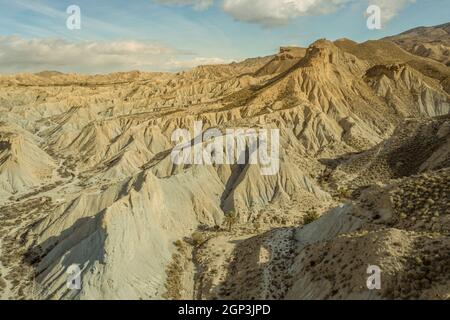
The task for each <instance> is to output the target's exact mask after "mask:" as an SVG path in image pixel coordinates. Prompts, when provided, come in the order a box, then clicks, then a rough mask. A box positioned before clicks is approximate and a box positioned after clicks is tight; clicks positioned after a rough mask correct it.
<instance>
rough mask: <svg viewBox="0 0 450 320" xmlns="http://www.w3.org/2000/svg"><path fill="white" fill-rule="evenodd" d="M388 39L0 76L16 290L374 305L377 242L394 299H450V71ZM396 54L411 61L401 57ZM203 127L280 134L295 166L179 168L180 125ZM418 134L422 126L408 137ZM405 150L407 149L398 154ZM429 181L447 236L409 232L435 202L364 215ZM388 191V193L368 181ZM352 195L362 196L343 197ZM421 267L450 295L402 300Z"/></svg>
mask: <svg viewBox="0 0 450 320" xmlns="http://www.w3.org/2000/svg"><path fill="white" fill-rule="evenodd" d="M385 43H387V42H384V41H380V42H378V43H377V42H371V43H366V44H361V45H358V44H356V43H353V42H350V41H349V40H341V41H337V42H336V43H332V42H330V41H327V40H319V41H317V42H315V43H313V44H312V45H311V46H309V47H308V48H305V49H301V48H292V47H284V48H282V50H280V53H279V54H277V55H274V56H269V57H264V58H255V59H248V60H245V61H243V62H239V63H232V64H229V65H218V66H202V67H198V68H195V69H193V70H190V71H186V72H181V73H177V74H169V73H141V72H130V73H118V74H110V75H97V76H82V75H76V74H59V73H53V72H44V73H40V74H33V75H31V74H21V75H14V76H2V77H0V87H1V89H0V121H1V123H0V203H1V208H0V215H1V226H0V227H1V230H2V233H1V239H0V250H1V262H0V272H1V274H0V294H1V297H2V298H25V299H30V298H51V299H61V298H66V299H116V298H123V299H155V298H193V297H194V298H199V299H203V298H213V297H218V296H219V297H232V298H268V299H270V298H348V297H371V296H365V293H361V292H360V291H358V286H360V282H359V280H358V278H352V279H348V278H349V277H350V274H351V272H350V271H351V270H356V269H358V268H363V267H367V266H366V265H365V264H366V261H362V262H361V264H358V263H357V261H358V259H357V257H363V256H364V253H362V252H360V251H358V250H360V249H358V248H366V247H367V246H366V244H365V242H367V243H372V244H373V248H374V250H372V251H370V250H369V254H371V255H373V261H374V263H375V264H376V263H380V264H381V265H382V266H383V267H385V268H386V270H389V272H390V273H389V274H392V279H391V278H390V280H389V281H390V282H389V283H390V285H389V288H392V290H393V291H392V292H390V291H389V292H383V293H382V295H381V296H382V297H390V296H393V297H426V298H435V297H445V295H448V292H449V291H448V287H446V285H448V282H445V281H448V279H446V277H444V279H443V278H442V274H444V275H445V273H442V272H443V271H446V270H447V269H445V268H447V267H448V264H446V262H448V260H446V259H448V252H449V251H448V228H447V223H448V212H449V210H448V209H449V208H448V199H447V202H445V201H444V202H442V201H441V200H442V199H445V197H446V196H448V194H449V192H448V190H447V189H448V183H447V182H448V172H447V171H448V170H447V168H448V119H447V118H445V117H444V118H443V120H442V119H441V120H436V117H439V116H444V115H446V114H448V113H449V111H450V99H449V98H450V96H449V93H448V92H449V90H448V82H446V79H447V78H448V76H449V74H450V70H449V68H448V67H447V66H445V65H444V64H442V63H439V62H436V61H433V60H430V59H427V58H422V57H418V56H415V55H413V54H411V53H408V52H406V51H404V50H402V49H401V48H399V47H397V46H395V45H394V44H391V43H389V46H387V45H385ZM373 45H376V47H377V52H376V53H375V52H374V51H373V50H372V47H371V46H373ZM392 46H393V47H395V49H396V50H398V51H399V52H401V53H402V54H398V55H395V58H391V56H392ZM383 56H386V58H385V59H383ZM411 118H413V119H414V120H408V121H412V122H405V120H406V119H411ZM432 119H434V120H432ZM196 121H202V122H203V130H206V129H208V128H217V129H219V130H221V131H222V132H225V130H226V129H233V128H253V129H256V128H268V129H279V130H280V148H279V149H280V168H279V171H278V173H277V174H275V175H271V176H265V175H262V174H261V170H260V169H261V168H260V167H259V166H258V165H254V164H237V165H234V164H220V165H175V164H174V163H173V161H172V159H171V156H170V154H171V151H172V149H173V148H174V143H173V142H172V141H171V136H172V133H173V132H174V131H175V130H176V129H180V128H181V129H187V130H188V131H190V132H192V131H193V128H194V123H195V122H196ZM428 122H430V123H431V124H429V123H428ZM402 126H406V127H407V128H411V129H408V130H411V131H414V130H415V131H414V132H412V133H410V132H406V133H404V135H405V136H406V137H409V138H407V139H411V141H409V140H407V142H403V140H402V141H401V142H398V143H397V141H396V140H395V139H397V138H396V137H397V135H396V134H395V132H397V131H399V130H401V129H398V128H402ZM396 128H397V129H396ZM446 128H447V129H446ZM406 131H407V130H406ZM402 132H403V131H402ZM423 132H425V133H426V134H427V139H428V138H429V139H430V142H429V143H425V142H423V141H418V143H419V145H420V146H419V147H417V148H419V149H420V150H422V149H424V148H425V150H422V151H423V154H424V155H423V157H422V156H421V157H420V159H419V160H420V163H418V162H417V163H415V162H414V161H411V159H410V158H411V157H413V158H414V156H415V155H416V149H417V148H416V146H415V145H414V144H413V142H414V141H417V138H415V136H414V134H416V135H420V134H422V133H423ZM392 134H394V136H393V137H391V136H392ZM421 143H422V144H421ZM398 144H400V146H397V145H398ZM389 147H390V149H389ZM397 148H400V149H401V150H400V151H398V152H399V155H400V156H399V157H397V156H396V155H391V154H390V152H394V151H395V150H397ZM392 150H394V151H392ZM395 152H397V151H395ZM355 154H356V155H355ZM414 159H415V158H414ZM419 160H418V161H419ZM358 161H359V162H361V161H362V162H363V163H362V164H360V163H359V162H358ZM405 165H408V166H411V169H410V168H409V167H408V168H406V167H405ZM354 168H356V169H354ZM372 168H380V170H379V172H378V171H376V170H372ZM365 171H370V172H371V175H365V174H362V172H365ZM428 171H431V172H432V173H427V172H428ZM413 174H416V175H417V176H413ZM341 175H342V176H344V178H343V179H341V178H340V176H341ZM353 175H355V176H353ZM391 179H401V180H399V181H398V182H395V183H396V184H395V183H394V182H391ZM411 181H412V182H411ZM415 181H423V182H421V183H422V184H425V185H427V186H428V184H433V183H436V184H437V186H436V189H433V190H436V196H437V197H438V198H439V199H441V200H439V199H435V198H434V193H433V194H432V195H428V197H431V200H433V201H434V204H436V203H438V204H439V207H436V208H434V207H433V209H434V211H433V212H431V211H430V214H432V215H433V216H432V217H434V218H437V219H438V220H439V219H442V220H443V221H440V220H439V221H438V222H437V225H438V227H439V228H438V230H434V229H433V228H436V227H434V224H433V225H431V226H428V224H427V223H429V221H428V220H427V219H429V218H430V219H431V216H430V217H429V216H428V215H425V216H424V219H425V220H426V221H428V222H425V225H426V226H425V227H424V229H420V228H419V227H418V226H416V224H417V223H418V221H419V220H420V219H419V218H417V217H416V220H415V221H416V222H417V223H416V222H414V223H412V222H411V223H409V222H407V220H408V219H412V218H413V217H415V215H416V213H417V212H419V211H417V210H419V209H420V208H417V210H416V208H415V207H414V208H413V209H411V210H412V211H408V212H403V211H402V210H403V209H402V208H404V207H408V206H409V205H410V204H409V203H401V202H398V201H404V199H403V198H401V197H400V198H401V199H403V200H401V199H400V200H398V201H397V200H395V201H397V202H395V201H394V200H392V201H391V202H390V205H391V207H392V206H394V207H395V206H399V207H400V209H398V210H399V211H398V212H397V211H395V210H394V209H392V210H391V211H389V212H388V211H386V213H385V215H386V217H384V216H383V218H382V219H385V220H386V221H390V222H386V223H389V228H386V227H383V225H382V224H378V223H377V221H375V222H374V221H373V220H374V217H373V215H374V214H375V213H374V212H375V211H373V210H371V209H370V210H369V209H367V210H366V209H364V203H365V202H367V201H369V200H370V199H371V198H373V197H375V198H378V196H375V195H377V194H380V197H381V195H383V197H384V195H385V194H388V193H390V192H391V193H392V192H394V190H397V189H398V190H399V191H398V192H402V190H403V192H406V191H408V192H410V191H409V190H410V189H411V188H412V189H414V188H415V186H416V183H415ZM378 182H380V183H386V185H383V186H378V187H377V188H379V190H378V189H376V190H375V189H374V190H372V189H371V188H372V187H367V185H372V184H377V183H378ZM409 184H410V186H409ZM363 186H366V187H367V190H366V189H364V190H361V188H362V187H363ZM374 188H375V187H374ZM396 188H397V189H396ZM446 188H447V189H446ZM343 190H344V191H343ZM371 190H372V191H371ZM414 190H415V189H414ZM351 192H354V193H355V195H350V193H351ZM411 192H416V191H411ZM417 192H419V191H417ZM347 198H349V199H350V198H352V199H353V200H352V201H354V202H351V203H348V204H345V205H342V204H341V203H342V201H343V199H347ZM367 199H369V200H367ZM393 199H397V198H396V197H395V196H393ZM427 199H428V198H427ZM427 199H425V202H424V205H425V204H426V203H427V202H426V201H427ZM438 200H439V201H441V202H439V201H438ZM413 203H415V204H414V206H416V205H417V206H419V204H420V205H421V204H422V202H417V201H414V202H413ZM379 205H385V204H384V202H383V204H379V203H375V204H373V206H379ZM430 205H431V203H430ZM436 206H437V205H436ZM336 207H337V208H336ZM333 208H335V209H333ZM329 210H331V214H327V215H326V216H324V217H323V218H321V219H319V220H317V221H316V222H314V223H311V224H308V225H307V226H305V227H300V228H299V227H297V226H298V225H299V224H303V223H307V222H309V221H310V220H314V219H311V217H316V216H319V215H322V214H324V213H326V212H328V211H329ZM400 211H402V212H400ZM229 212H235V213H236V218H235V221H233V223H232V226H231V230H230V229H229V228H228V227H227V225H228V224H229V222H230V221H228V220H227V219H225V216H226V214H228V213H229ZM435 212H437V214H438V216H434V214H435ZM402 214H404V215H406V217H407V218H402V219H399V218H398V216H401V217H403V215H402ZM427 214H428V213H427ZM341 219H343V220H341ZM379 219H380V218H378V220H379ZM389 219H390V220H389ZM445 219H447V220H445ZM344 220H345V222H344ZM347 220H348V221H347ZM375 220H377V219H375ZM383 221H384V220H383ZM408 221H409V220H408ZM430 221H431V220H430ZM230 224H231V223H230ZM396 224H398V226H397V225H396ZM400 226H401V227H400ZM314 228H318V230H319V231H317V232H316V231H314V235H313V234H312V232H313V231H312V230H313V229H314ZM446 228H447V229H446ZM419 230H420V232H421V233H420V232H419ZM433 232H434V233H433ZM341 234H342V236H341ZM436 241H437V242H436ZM435 242H436V243H435ZM396 243H400V244H399V246H400V248H401V250H403V251H402V252H403V253H402V259H403V258H404V259H406V260H405V261H403V260H402V263H403V264H402V265H400V264H398V263H397V260H396V259H399V258H398V255H399V253H398V251H397V250H394V249H392V248H393V247H395V246H397V244H396ZM241 244H242V246H241ZM418 244H420V245H422V247H421V248H419V249H420V250H422V251H423V252H422V251H420V250H419V249H417V248H416V246H417V245H418ZM349 245H350V246H351V245H354V246H355V250H350V252H349V253H348V257H347V256H343V257H342V259H341V262H338V265H335V264H333V265H332V264H331V262H330V264H329V265H328V266H327V265H326V263H325V262H324V261H327V260H330V259H331V258H330V259H327V254H328V255H333V254H334V255H337V254H340V251H342V250H344V249H343V248H344V247H346V246H347V248H348V246H349ZM330 248H331V249H330ZM379 248H381V249H380V250H385V251H386V255H382V254H380V253H379ZM256 249H259V250H256ZM346 250H348V249H346ZM361 250H362V249H361ZM417 250H419V252H420V255H412V252H416V251H417ZM427 250H428V251H427ZM430 250H431V252H432V253H433V254H435V255H437V258H436V257H435V256H430ZM321 252H328V253H327V254H325V253H321ZM383 252H384V251H383ZM422 253H423V254H422ZM446 254H447V256H446ZM256 255H257V256H256ZM415 257H418V259H421V261H422V262H423V261H428V260H429V259H431V260H430V261H431V262H430V263H431V265H433V266H436V267H439V266H440V267H441V268H443V269H442V270H441V271H440V272H441V273H439V274H436V275H435V274H433V275H430V277H431V278H430V279H429V280H430V282H432V283H433V286H432V288H435V287H434V284H435V283H437V285H439V286H441V285H442V288H443V289H442V288H441V287H439V288H441V289H439V288H438V289H436V290H437V291H436V290H435V291H432V292H431V293H429V292H428V291H423V290H422V291H418V292H419V293H416V291H405V292H406V293H403V292H400V293H398V292H396V291H395V290H396V289H395V288H397V287H395V285H394V283H397V282H398V281H403V280H402V279H403V278H402V277H401V275H403V274H405V275H406V273H405V272H409V270H410V269H411V268H412V269H411V270H413V271H414V270H416V269H415V268H416V265H415V264H414V263H415V262H414V261H415V260H414V261H412V262H411V263H412V264H409V263H410V260H408V259H415ZM391 258H392V259H391ZM333 259H334V258H333ZM361 259H362V258H361ZM380 259H381V260H383V259H387V260H388V261H387V262H385V261H384V260H383V261H380ZM389 259H391V260H392V261H391V260H389ZM426 259H428V260H426ZM433 259H435V260H436V259H437V260H436V261H437V262H435V260H433ZM350 261H351V263H352V264H355V265H354V266H353V265H352V264H350ZM439 261H443V263H442V265H441V264H440V263H441V262H439ZM340 263H341V264H342V265H340ZM345 263H347V266H344V265H343V264H345ZM73 264H77V265H79V266H80V267H81V269H82V280H83V281H82V282H83V285H82V289H81V290H69V289H68V288H67V287H66V285H65V284H66V280H67V274H66V270H67V268H68V267H69V266H71V265H73ZM308 266H309V267H308ZM315 266H318V267H317V268H316V267H315ZM336 267H339V268H342V269H343V270H347V269H346V268H347V267H348V272H347V273H344V274H343V275H342V277H344V278H345V279H339V281H336V282H333V283H334V284H333V285H332V286H331V287H330V284H329V283H328V282H325V281H326V280H323V279H322V278H323V277H328V276H329V277H333V276H335V275H334V274H333V271H332V270H334V269H333V268H336ZM286 268H287V269H289V270H290V271H289V273H284V271H283V270H286ZM358 270H359V269H358ZM427 270H428V269H427ZM433 270H434V269H433ZM245 271H248V272H245ZM438 271H439V270H438ZM414 272H415V271H414ZM427 272H428V271H427ZM447 274H448V270H447ZM364 275H365V273H361V277H363V276H364ZM328 281H330V279H328ZM395 281H397V282H395ZM243 284H244V286H245V287H248V290H243V289H242V286H243ZM391 284H392V285H391ZM410 285H411V284H410ZM427 286H428V285H427ZM397 290H398V289H397ZM433 290H434V289H433ZM436 295H437V296H436ZM377 297H379V296H377Z"/></svg>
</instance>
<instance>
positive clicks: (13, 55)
mask: <svg viewBox="0 0 450 320" xmlns="http://www.w3.org/2000/svg"><path fill="white" fill-rule="evenodd" d="M225 61H226V60H222V59H220V58H204V57H198V56H195V55H192V54H189V53H186V52H182V51H179V50H177V49H174V48H171V47H169V46H166V45H163V44H159V43H151V42H143V41H135V40H127V41H110V42H101V41H83V42H70V41H66V40H60V39H24V38H21V37H17V36H7V37H5V36H0V72H4V73H15V72H25V71H26V72H37V71H42V70H58V71H62V72H82V73H106V72H113V71H127V70H143V71H179V70H181V69H185V68H190V67H194V66H197V65H200V64H215V63H223V62H225Z"/></svg>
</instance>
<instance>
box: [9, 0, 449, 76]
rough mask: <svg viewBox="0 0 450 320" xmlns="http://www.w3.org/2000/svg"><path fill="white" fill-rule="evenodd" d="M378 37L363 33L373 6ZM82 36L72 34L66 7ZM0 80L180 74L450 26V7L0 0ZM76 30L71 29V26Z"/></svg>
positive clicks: (411, 1) (435, 1)
mask: <svg viewBox="0 0 450 320" xmlns="http://www.w3.org/2000/svg"><path fill="white" fill-rule="evenodd" d="M373 4H375V5H377V6H378V7H379V8H380V9H381V21H382V28H381V29H379V30H369V28H367V23H366V22H367V19H368V16H367V13H366V10H367V8H368V6H369V5H373ZM73 5H75V6H78V8H79V9H80V16H79V17H80V19H79V21H80V28H79V29H73V28H72V29H69V28H68V27H67V20H68V18H69V19H71V17H73V16H72V13H73V12H69V13H67V8H68V7H69V6H73ZM0 6H1V10H0V73H17V72H38V71H42V70H57V71H61V72H78V73H89V74H93V73H108V72H116V71H130V70H141V71H170V72H176V71H180V70H185V69H189V68H192V67H195V66H197V65H201V64H217V63H229V62H232V61H240V60H243V59H245V58H250V57H258V56H266V55H270V54H274V53H276V52H277V51H278V48H279V47H280V46H286V45H295V46H303V47H306V46H308V45H309V44H311V43H312V42H314V41H315V40H317V39H320V38H327V39H330V40H335V39H339V38H343V37H345V38H349V39H352V40H355V41H358V42H362V41H366V40H369V39H379V38H382V37H385V36H388V35H394V34H398V33H400V32H403V31H405V30H408V29H411V28H414V27H418V26H432V25H438V24H442V23H446V22H449V17H450V1H449V0H127V1H125V0H96V1H92V0H0ZM70 21H73V20H70Z"/></svg>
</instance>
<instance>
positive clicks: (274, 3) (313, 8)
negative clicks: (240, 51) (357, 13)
mask: <svg viewBox="0 0 450 320" xmlns="http://www.w3.org/2000/svg"><path fill="white" fill-rule="evenodd" d="M350 2H354V0H270V1H267V0H223V5H222V7H223V10H224V11H225V12H226V13H228V14H230V15H231V16H232V17H234V18H235V19H236V20H239V21H245V22H251V23H257V24H261V25H264V26H276V25H283V24H286V23H287V22H288V21H289V20H290V19H292V18H296V17H299V16H308V15H315V14H328V13H331V12H333V11H335V10H337V9H338V8H340V7H342V6H343V5H345V4H348V3H350Z"/></svg>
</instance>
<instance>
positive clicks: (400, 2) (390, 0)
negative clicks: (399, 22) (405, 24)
mask: <svg viewBox="0 0 450 320" xmlns="http://www.w3.org/2000/svg"><path fill="white" fill-rule="evenodd" d="M414 2H415V0H369V4H375V5H377V6H379V7H380V9H381V21H382V22H383V24H384V23H387V22H388V21H390V20H392V19H393V18H395V17H396V16H397V14H398V13H399V12H400V11H401V10H403V9H404V8H405V7H407V6H408V5H410V4H412V3H414Z"/></svg>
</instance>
